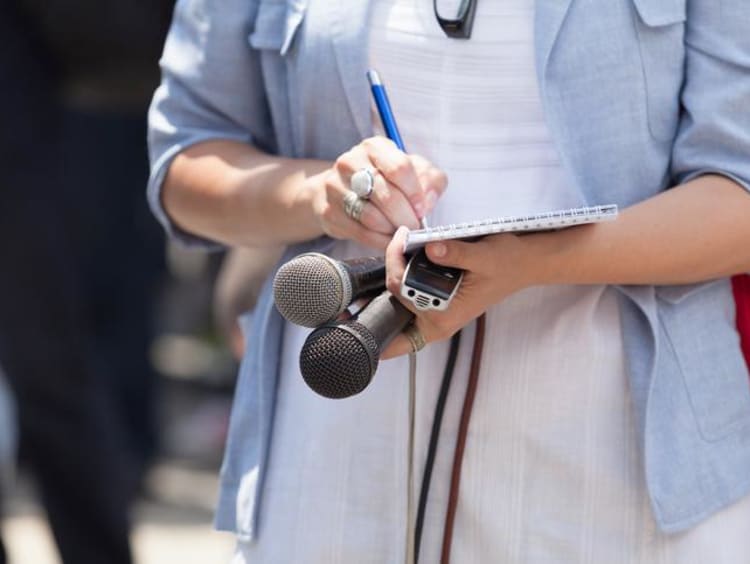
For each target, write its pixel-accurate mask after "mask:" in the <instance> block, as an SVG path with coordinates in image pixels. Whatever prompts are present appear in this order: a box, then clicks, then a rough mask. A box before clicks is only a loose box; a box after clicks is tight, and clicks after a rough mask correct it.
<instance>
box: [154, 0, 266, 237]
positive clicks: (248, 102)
mask: <svg viewBox="0 0 750 564" xmlns="http://www.w3.org/2000/svg"><path fill="white" fill-rule="evenodd" d="M256 11H257V3H256V2H253V1H247V0H179V1H178V2H177V5H176V6H175V11H174V15H173V18H172V24H171V26H170V30H169V33H168V35H167V39H166V43H165V46H164V52H163V55H162V58H161V60H160V66H161V71H162V79H161V84H160V86H159V87H158V89H157V90H156V92H155V94H154V97H153V100H152V102H151V107H150V109H149V114H148V146H149V158H150V161H151V174H150V177H149V181H148V188H147V193H148V200H149V204H150V206H151V209H152V211H153V213H154V215H155V216H156V217H157V218H158V219H159V221H160V222H161V224H162V225H163V226H164V228H165V229H166V230H167V232H168V233H169V234H170V235H172V236H174V237H176V238H177V239H178V240H180V241H181V242H183V243H184V244H186V245H193V246H196V245H197V246H204V247H217V246H218V245H217V244H216V243H213V242H211V241H208V240H206V239H204V238H201V237H198V236H195V235H192V234H190V233H187V232H185V231H183V230H181V229H180V228H179V227H177V226H176V225H175V224H174V223H173V222H172V220H171V219H170V218H169V216H168V215H167V213H166V211H165V209H164V206H163V205H162V201H161V187H162V183H163V181H164V177H165V175H166V173H167V170H168V168H169V165H170V164H171V162H172V159H174V157H175V156H176V155H177V154H178V153H180V152H181V151H183V150H185V149H186V148H188V147H190V146H191V145H195V144H196V143H200V142H203V141H207V140H210V139H229V140H235V141H241V142H244V143H255V144H257V145H259V146H262V147H264V148H266V149H268V150H273V139H272V133H271V132H272V128H271V120H270V116H269V113H270V112H269V110H268V104H267V101H266V97H265V92H264V88H263V79H262V74H261V67H260V61H259V58H260V55H259V53H258V52H257V51H255V50H253V49H251V48H250V46H249V45H248V36H249V34H250V32H251V28H252V26H253V22H254V19H255V12H256Z"/></svg>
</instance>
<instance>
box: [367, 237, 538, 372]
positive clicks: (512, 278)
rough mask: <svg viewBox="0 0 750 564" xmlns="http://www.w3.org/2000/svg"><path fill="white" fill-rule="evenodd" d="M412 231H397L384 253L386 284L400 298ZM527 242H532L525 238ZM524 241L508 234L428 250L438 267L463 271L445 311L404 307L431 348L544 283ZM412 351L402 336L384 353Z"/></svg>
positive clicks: (408, 304)
mask: <svg viewBox="0 0 750 564" xmlns="http://www.w3.org/2000/svg"><path fill="white" fill-rule="evenodd" d="M407 233H408V230H407V229H405V228H401V229H399V230H398V231H397V232H396V235H395V236H394V237H393V240H392V241H391V243H390V244H389V245H388V249H387V250H386V272H387V278H386V284H387V286H388V289H389V290H390V291H391V293H393V295H395V296H398V297H399V299H401V298H400V287H401V279H402V278H403V275H404V270H405V267H406V261H405V259H404V254H403V249H404V242H405V240H406V235H407ZM527 239H528V237H527ZM531 250H532V249H529V248H528V245H527V244H526V242H525V241H524V237H519V236H516V235H512V234H510V233H505V234H501V235H493V236H490V237H485V238H484V239H482V240H480V241H476V242H472V243H466V242H462V241H445V242H440V243H430V244H429V245H427V257H428V258H429V259H430V260H431V261H432V262H434V263H436V264H441V265H445V266H452V267H456V268H460V269H463V270H464V271H465V272H464V277H463V281H462V283H461V286H460V287H459V289H458V292H457V293H456V295H455V296H454V297H453V300H452V301H451V303H450V305H449V306H448V309H447V310H445V311H419V310H417V309H415V308H414V307H413V305H412V304H411V302H408V301H406V300H403V299H401V302H402V303H403V304H404V305H405V306H406V307H408V308H409V309H411V310H412V311H413V312H414V313H415V314H416V315H417V319H416V325H417V329H419V331H420V333H421V334H422V336H423V337H424V339H425V341H426V342H427V343H431V342H434V341H441V340H443V339H447V338H449V337H451V336H452V335H453V334H454V333H455V332H456V331H458V330H459V329H461V328H463V327H465V326H466V325H467V324H469V322H471V321H472V320H473V319H475V318H476V317H479V316H480V315H481V314H482V313H483V312H484V311H486V310H487V309H488V308H489V307H491V306H492V305H494V304H496V303H498V302H501V301H502V300H503V299H505V298H506V297H507V296H509V295H511V294H512V293H514V292H516V291H518V290H521V289H523V288H526V287H528V286H531V285H534V284H538V283H541V282H542V281H543V275H542V272H541V264H542V263H541V262H540V261H536V260H535V259H534V256H533V253H532V252H531ZM411 351H412V347H411V343H410V342H409V340H408V339H407V338H406V336H404V335H403V334H402V335H399V336H398V337H396V338H395V339H394V340H393V341H392V342H391V344H390V345H388V347H387V348H386V349H385V351H383V354H382V355H381V358H384V359H386V358H392V357H395V356H400V355H402V354H407V353H409V352H411Z"/></svg>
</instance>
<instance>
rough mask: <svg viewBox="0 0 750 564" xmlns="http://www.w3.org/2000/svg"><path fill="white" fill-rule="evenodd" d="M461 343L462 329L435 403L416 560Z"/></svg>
mask: <svg viewBox="0 0 750 564" xmlns="http://www.w3.org/2000/svg"><path fill="white" fill-rule="evenodd" d="M460 344H461V331H459V332H458V333H456V334H455V335H453V337H451V347H450V350H449V351H448V360H447V361H446V363H445V371H444V372H443V381H442V383H441V384H440V394H439V395H438V399H437V403H436V404H435V415H434V417H433V420H432V430H431V431H430V444H429V446H428V448H427V460H426V461H425V465H424V472H423V473H422V487H421V488H420V490H419V505H418V507H417V522H416V525H415V527H414V562H415V563H416V562H419V545H420V542H421V540H422V526H423V525H424V514H425V510H426V508H427V496H428V494H429V492H430V480H431V479H432V467H433V466H434V465H435V453H436V452H437V444H438V438H439V437H440V427H441V425H442V423H443V412H444V411H445V402H446V400H447V399H448V392H449V391H450V387H451V381H452V380H453V372H454V369H455V367H456V358H457V357H458V349H459V346H460Z"/></svg>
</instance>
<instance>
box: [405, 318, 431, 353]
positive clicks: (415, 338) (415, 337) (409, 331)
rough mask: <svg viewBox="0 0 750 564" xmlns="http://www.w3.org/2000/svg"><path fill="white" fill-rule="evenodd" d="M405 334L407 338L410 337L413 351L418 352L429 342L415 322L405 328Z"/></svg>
mask: <svg viewBox="0 0 750 564" xmlns="http://www.w3.org/2000/svg"><path fill="white" fill-rule="evenodd" d="M404 335H406V338H407V339H409V343H411V352H412V353H418V352H419V351H421V350H422V349H423V348H424V347H425V345H426V344H427V342H426V341H425V340H424V335H422V332H421V331H420V330H419V329H418V328H417V326H416V325H414V324H413V323H412V324H411V325H409V326H408V327H407V328H406V329H404Z"/></svg>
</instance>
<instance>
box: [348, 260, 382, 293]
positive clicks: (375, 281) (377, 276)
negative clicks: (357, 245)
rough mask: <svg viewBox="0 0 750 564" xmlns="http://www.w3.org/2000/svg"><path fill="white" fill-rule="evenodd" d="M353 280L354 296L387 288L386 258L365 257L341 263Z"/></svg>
mask: <svg viewBox="0 0 750 564" xmlns="http://www.w3.org/2000/svg"><path fill="white" fill-rule="evenodd" d="M341 264H342V266H343V267H344V269H345V270H346V272H347V273H348V274H349V278H350V280H351V282H352V290H353V292H352V293H353V294H354V296H353V297H354V298H357V297H362V296H363V295H366V294H371V293H373V292H375V291H378V290H383V289H384V288H385V259H384V258H383V257H363V258H356V259H350V260H347V261H344V262H342V263H341Z"/></svg>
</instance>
